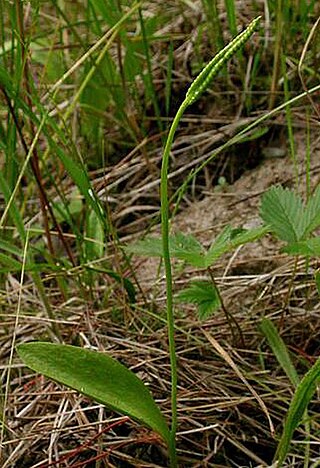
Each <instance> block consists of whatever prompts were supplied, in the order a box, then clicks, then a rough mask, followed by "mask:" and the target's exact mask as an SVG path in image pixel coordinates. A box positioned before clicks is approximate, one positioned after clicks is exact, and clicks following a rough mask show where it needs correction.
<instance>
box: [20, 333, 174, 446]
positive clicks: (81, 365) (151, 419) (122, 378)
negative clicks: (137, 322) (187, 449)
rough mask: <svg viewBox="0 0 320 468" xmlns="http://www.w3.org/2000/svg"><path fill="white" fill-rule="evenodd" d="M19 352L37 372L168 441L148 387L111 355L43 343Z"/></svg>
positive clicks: (24, 347)
mask: <svg viewBox="0 0 320 468" xmlns="http://www.w3.org/2000/svg"><path fill="white" fill-rule="evenodd" d="M17 351H18V354H19V356H20V357H21V359H22V360H23V362H24V363H25V364H26V365H27V366H28V367H30V368H31V369H33V370H34V371H36V372H39V373H41V374H44V375H45V376H47V377H49V378H51V379H53V380H55V381H57V382H59V383H61V384H63V385H66V386H68V387H70V388H72V389H74V390H77V391H78V392H80V393H82V394H83V395H86V396H88V397H90V398H92V399H94V400H96V401H98V402H99V403H102V404H104V405H106V406H108V407H109V408H111V409H113V410H115V411H118V412H120V413H123V414H126V415H128V416H129V417H131V418H132V419H134V420H136V421H139V422H140V423H142V424H144V425H146V426H148V427H150V428H151V429H153V430H154V431H155V432H157V433H158V434H160V435H161V436H162V437H163V439H164V440H165V441H166V442H167V443H168V442H169V429H168V426H167V423H166V421H165V419H164V417H163V415H162V413H161V411H160V409H159V408H158V406H157V405H156V403H155V401H154V399H153V397H152V396H151V393H150V392H149V390H148V388H147V387H146V386H145V385H144V384H143V382H142V381H141V380H140V379H139V378H138V377H137V376H136V375H135V374H134V373H133V372H131V371H130V370H129V369H127V368H126V367H124V366H123V365H122V364H120V363H119V362H117V361H116V360H115V359H112V358H111V357H110V356H107V355H106V354H104V353H99V352H96V351H91V350H87V349H82V348H77V347H75V346H69V345H58V344H52V343H41V342H38V343H25V344H21V345H19V346H18V347H17Z"/></svg>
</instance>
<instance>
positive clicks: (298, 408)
mask: <svg viewBox="0 0 320 468" xmlns="http://www.w3.org/2000/svg"><path fill="white" fill-rule="evenodd" d="M319 379H320V359H318V360H317V362H316V363H315V364H314V365H313V366H312V367H311V369H310V370H309V371H308V372H307V373H306V374H305V376H304V377H303V379H302V380H301V382H300V383H299V385H298V387H297V389H296V391H295V394H294V396H293V398H292V401H291V403H290V407H289V410H288V413H287V417H286V421H285V424H284V428H283V432H282V436H281V439H280V441H279V444H278V448H277V452H276V455H275V458H274V459H275V460H277V462H278V464H277V466H278V467H281V466H282V465H283V462H284V461H285V458H286V456H287V453H288V450H289V447H290V443H291V439H292V436H293V433H294V431H295V430H296V428H297V427H298V425H299V424H300V422H301V419H302V416H303V415H304V413H305V411H306V409H307V407H308V404H309V403H310V401H311V399H312V397H313V395H314V393H315V391H316V388H317V384H318V382H319Z"/></svg>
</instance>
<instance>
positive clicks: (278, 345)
mask: <svg viewBox="0 0 320 468" xmlns="http://www.w3.org/2000/svg"><path fill="white" fill-rule="evenodd" d="M260 329H261V331H262V333H263V334H264V335H265V337H266V338H267V340H268V343H269V345H270V347H271V349H272V351H273V354H274V355H275V357H276V358H277V361H278V362H279V364H280V366H281V367H282V369H283V370H284V372H285V373H286V374H287V377H288V378H289V380H290V381H291V383H292V385H294V387H298V385H299V383H300V377H299V376H298V373H297V371H296V369H295V367H294V365H293V363H292V361H291V358H290V355H289V352H288V349H287V347H286V345H285V343H284V341H283V340H282V338H281V337H280V335H279V333H278V330H277V329H276V327H275V326H274V325H273V323H272V322H271V320H269V319H267V318H263V319H262V322H261V325H260ZM304 416H305V419H307V418H308V413H307V410H306V411H305V415H304ZM304 425H305V432H306V434H307V437H308V438H309V436H310V423H309V421H306V422H305V424H304ZM309 458H310V444H306V445H305V456H304V466H305V468H307V467H308V466H309Z"/></svg>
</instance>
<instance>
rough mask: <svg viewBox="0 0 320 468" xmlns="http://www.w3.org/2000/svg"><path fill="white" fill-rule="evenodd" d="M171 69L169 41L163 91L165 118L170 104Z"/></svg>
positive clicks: (171, 57)
mask: <svg viewBox="0 0 320 468" xmlns="http://www.w3.org/2000/svg"><path fill="white" fill-rule="evenodd" d="M172 68H173V42H172V41H170V44H169V49H168V63H167V73H166V83H165V90H164V94H165V109H166V117H168V116H169V110H170V102H171V87H172Z"/></svg>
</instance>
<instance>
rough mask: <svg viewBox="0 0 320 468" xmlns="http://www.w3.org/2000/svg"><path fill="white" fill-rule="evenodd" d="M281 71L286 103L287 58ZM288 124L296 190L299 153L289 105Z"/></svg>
mask: <svg viewBox="0 0 320 468" xmlns="http://www.w3.org/2000/svg"><path fill="white" fill-rule="evenodd" d="M281 69H282V76H283V90H284V97H285V100H286V101H289V98H290V91H289V81H288V75H287V71H286V58H285V56H281ZM286 123H287V132H288V140H289V148H290V157H291V161H292V164H293V169H294V175H295V184H296V189H297V188H298V186H299V167H298V161H297V153H296V150H295V144H294V135H293V125H292V115H291V108H290V106H289V105H288V106H287V107H286Z"/></svg>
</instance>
